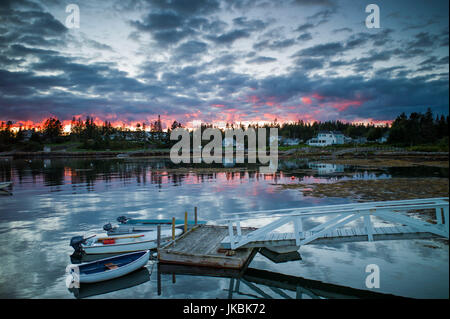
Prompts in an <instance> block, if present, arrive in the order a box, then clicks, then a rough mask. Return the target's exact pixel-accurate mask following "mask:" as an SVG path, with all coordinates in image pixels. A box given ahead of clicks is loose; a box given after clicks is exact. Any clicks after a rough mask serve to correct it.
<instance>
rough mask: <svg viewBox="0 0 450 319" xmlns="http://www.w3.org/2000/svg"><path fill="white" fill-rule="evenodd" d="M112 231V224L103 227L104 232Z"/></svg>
mask: <svg viewBox="0 0 450 319" xmlns="http://www.w3.org/2000/svg"><path fill="white" fill-rule="evenodd" d="M112 229H113V227H112V225H111V223H108V224H105V225H103V230H104V231H106V232H109V231H110V230H112Z"/></svg>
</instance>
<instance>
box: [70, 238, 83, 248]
mask: <svg viewBox="0 0 450 319" xmlns="http://www.w3.org/2000/svg"><path fill="white" fill-rule="evenodd" d="M84 241H85V239H84V237H83V236H75V237H72V239H71V240H70V246H72V247H73V249H75V251H76V252H81V244H82V243H84Z"/></svg>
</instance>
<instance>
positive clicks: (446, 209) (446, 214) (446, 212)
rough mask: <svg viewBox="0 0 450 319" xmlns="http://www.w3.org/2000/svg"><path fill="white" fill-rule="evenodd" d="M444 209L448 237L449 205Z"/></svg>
mask: <svg viewBox="0 0 450 319" xmlns="http://www.w3.org/2000/svg"><path fill="white" fill-rule="evenodd" d="M443 210H444V224H445V231H446V232H447V238H448V233H449V227H448V226H449V222H448V218H449V216H448V206H447V207H444V208H443Z"/></svg>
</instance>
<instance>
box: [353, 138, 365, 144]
mask: <svg viewBox="0 0 450 319" xmlns="http://www.w3.org/2000/svg"><path fill="white" fill-rule="evenodd" d="M353 143H354V144H366V143H367V137H364V136H359V137H356V138H354V139H353Z"/></svg>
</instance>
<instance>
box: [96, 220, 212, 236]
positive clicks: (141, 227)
mask: <svg viewBox="0 0 450 319" xmlns="http://www.w3.org/2000/svg"><path fill="white" fill-rule="evenodd" d="M117 221H118V222H119V224H117V225H114V226H113V225H111V223H108V224H105V225H104V226H103V229H104V230H105V231H106V232H107V234H108V235H115V234H128V233H138V232H147V231H154V230H156V227H157V226H158V225H161V226H162V229H164V228H166V229H169V228H170V225H172V220H171V219H132V218H127V217H126V216H120V217H118V218H117ZM195 223H196V222H195V221H194V220H188V221H187V225H190V226H192V225H195ZM201 224H206V221H203V220H200V221H197V225H201ZM183 225H184V220H176V221H175V227H181V226H183Z"/></svg>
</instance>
